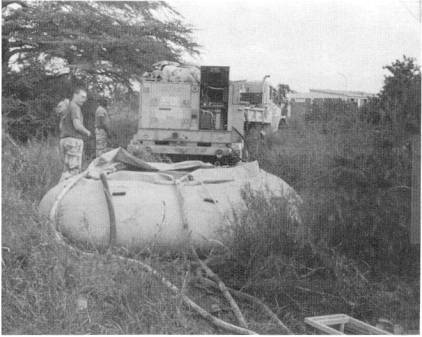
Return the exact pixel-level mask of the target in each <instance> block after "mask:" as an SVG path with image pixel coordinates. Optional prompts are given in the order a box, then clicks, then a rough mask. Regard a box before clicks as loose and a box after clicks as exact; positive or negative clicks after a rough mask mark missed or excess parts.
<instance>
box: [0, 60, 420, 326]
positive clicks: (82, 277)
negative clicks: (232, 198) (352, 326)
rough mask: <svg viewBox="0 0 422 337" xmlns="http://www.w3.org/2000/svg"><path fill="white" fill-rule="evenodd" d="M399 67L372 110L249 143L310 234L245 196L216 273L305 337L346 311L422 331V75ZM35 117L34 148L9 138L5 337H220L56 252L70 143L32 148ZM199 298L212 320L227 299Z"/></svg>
mask: <svg viewBox="0 0 422 337" xmlns="http://www.w3.org/2000/svg"><path fill="white" fill-rule="evenodd" d="M388 69H389V70H390V72H391V75H389V76H387V77H386V82H385V86H384V89H383V91H382V92H381V94H380V95H379V97H377V98H376V99H374V100H372V101H370V102H369V103H368V104H367V105H366V106H364V107H363V108H361V109H355V110H353V111H352V110H346V109H343V110H341V109H340V110H339V109H338V108H335V107H334V108H335V109H337V110H338V111H337V110H336V113H334V110H335V109H334V108H333V107H332V108H333V109H334V110H333V111H330V114H328V113H326V111H321V114H320V115H319V116H320V117H318V116H315V117H318V118H312V119H308V120H306V121H305V120H301V119H295V120H292V121H290V122H289V125H288V127H286V128H284V129H283V130H281V131H279V132H278V133H276V134H271V135H269V136H268V137H266V138H265V139H264V140H262V141H261V140H257V139H252V138H250V139H248V143H249V151H250V154H251V157H252V159H255V160H258V162H259V164H260V166H261V167H262V168H263V169H264V170H267V171H268V172H270V173H273V174H275V175H277V176H279V177H281V178H283V179H284V180H285V181H286V182H288V183H289V184H290V185H291V186H293V187H294V188H295V189H296V190H297V191H298V192H299V194H300V195H301V197H302V198H303V201H304V203H303V209H302V216H303V224H302V225H301V226H298V224H295V223H292V222H291V221H290V220H289V218H288V217H287V216H286V205H285V203H283V202H282V201H281V200H277V199H273V200H270V202H268V201H265V200H264V199H263V198H262V196H260V195H251V194H250V193H249V192H248V191H245V195H244V197H245V201H246V202H247V203H248V206H249V211H248V212H246V213H245V214H244V215H243V216H242V217H240V218H239V219H237V222H236V223H235V224H232V226H231V227H230V229H231V230H233V232H234V234H235V237H234V240H233V241H232V242H226V246H227V249H224V250H222V251H216V252H214V256H213V259H212V261H211V262H210V266H211V267H212V268H213V270H214V271H215V272H217V273H218V275H220V277H221V278H222V279H223V280H224V282H225V283H226V284H227V285H228V286H230V287H233V288H235V289H242V291H245V292H247V293H250V294H253V295H255V296H257V297H259V298H261V299H262V300H264V301H265V302H266V303H267V304H269V305H270V306H271V308H272V309H273V310H274V312H275V313H276V314H277V315H278V316H279V317H280V319H281V320H282V321H284V322H285V323H286V324H287V325H288V326H289V327H290V328H291V329H292V330H293V331H294V332H295V333H309V332H313V330H312V329H310V328H308V327H306V326H305V325H304V323H303V319H304V317H306V316H312V315H322V314H333V313H346V314H350V315H352V316H353V317H356V318H359V319H363V320H365V321H368V322H370V323H372V324H375V323H376V321H377V319H378V318H380V317H383V318H387V319H389V320H391V321H392V322H394V323H398V324H401V325H402V326H403V327H404V328H405V330H417V329H419V291H420V290H419V276H420V275H419V268H420V267H419V262H420V261H419V250H418V249H416V248H415V247H412V246H411V245H410V244H409V223H410V189H409V186H410V185H411V151H410V150H411V149H410V147H409V146H410V145H409V144H410V143H409V140H410V137H411V136H413V135H415V134H420V128H419V127H420V126H419V124H418V121H419V123H420V71H419V69H418V67H417V66H416V65H414V63H413V61H412V60H410V59H407V58H405V59H404V60H403V61H396V62H394V63H393V64H392V65H391V66H389V67H388ZM22 74H24V73H22ZM30 83H32V82H30ZM34 83H35V82H34ZM34 83H32V84H31V85H34V86H36V84H34ZM18 84H19V83H18V82H17V83H16V85H18ZM47 87H48V86H47ZM29 88H31V87H29ZM417 88H419V91H418V90H417ZM20 90H21V89H19V91H20ZM28 91H30V90H29V89H28ZM23 92H24V91H23ZM418 92H419V94H418ZM52 95H53V93H52V92H48V93H46V97H44V96H40V97H38V98H37V99H39V102H41V103H43V102H44V98H45V99H46V100H47V101H48V100H52V99H53V98H52V97H53V96H52ZM11 97H12V99H9V98H10V97H9V98H8V99H6V100H4V103H3V104H4V106H3V110H4V113H5V115H6V116H8V117H13V116H15V117H16V116H20V115H21V114H20V113H19V111H20V110H19V109H21V108H24V107H23V105H25V104H27V105H25V106H27V107H28V106H30V107H32V106H33V104H32V103H31V102H32V101H31V100H32V98H31V97H32V96H28V97H29V98H28V97H27V98H26V99H27V100H26V101H25V100H24V99H23V98H22V99H21V98H19V99H20V100H21V101H20V102H18V103H19V104H16V101H14V100H13V99H14V97H13V96H11ZM43 97H44V98H43ZM393 98H394V99H393ZM28 102H30V103H28ZM134 102H135V101H133V102H128V101H124V100H118V102H115V103H114V104H113V106H112V107H111V108H110V111H111V118H112V125H113V127H112V128H113V130H114V136H113V139H112V143H113V145H115V146H117V145H120V146H123V147H125V146H126V145H127V143H128V142H129V140H130V138H131V137H132V134H133V133H134V132H136V120H137V116H136V113H134V111H136V107H135V106H136V104H135V103H134ZM41 103H40V104H41ZM22 104H23V105H22ZM43 104H44V103H43ZM131 105H133V106H131ZM40 106H42V105H40ZM11 107H12V108H11ZM15 108H16V109H17V110H16V109H15ZM14 109H15V110H14ZM45 109H47V106H45ZM41 110H42V109H41V108H40V110H39V111H41ZM37 111H38V110H37ZM43 111H45V112H46V113H47V112H48V110H43ZM12 112H13V113H12ZM9 113H10V114H9ZM23 116H24V117H25V116H26V115H25V114H23ZM25 118H26V117H25ZM25 118H23V119H15V121H14V122H16V120H17V123H18V124H16V125H25V126H26V127H28V130H29V131H30V132H29V131H28V133H26V131H25V130H26V129H23V130H24V133H25V142H24V143H23V142H19V141H18V143H17V144H15V143H14V142H15V141H17V139H16V138H18V139H19V138H20V137H19V135H17V136H16V135H14V134H13V132H12V136H16V137H15V138H14V139H15V140H13V139H11V138H10V137H9V136H8V133H7V131H10V130H12V129H13V128H12V129H10V125H14V124H13V123H14V122H13V121H12V124H8V123H9V122H10V119H6V120H5V121H7V123H6V124H5V125H3V131H6V132H3V148H2V156H3V162H2V169H3V175H2V180H3V185H2V195H3V198H2V207H3V213H2V224H3V226H2V237H3V239H2V251H3V255H2V257H3V261H2V266H3V269H2V270H3V273H2V280H3V282H2V309H3V310H2V321H3V327H2V332H3V333H9V334H11V333H13V334H29V333H33V334H51V333H54V334H67V333H95V334H103V333H108V334H111V333H113V334H121V333H125V334H131V333H157V334H167V333H180V334H189V333H195V334H198V333H215V332H216V331H215V330H214V329H213V328H212V327H210V326H209V325H208V324H207V323H206V322H204V321H203V320H202V319H200V318H199V317H198V316H197V315H195V314H194V313H192V312H191V311H189V310H187V309H186V308H185V307H184V306H183V305H182V302H181V300H180V298H178V297H177V296H176V297H174V296H169V295H170V292H169V291H168V290H167V289H166V288H165V287H163V286H162V285H161V284H160V283H159V282H158V281H157V280H155V279H154V278H152V276H151V275H149V274H146V273H144V272H141V271H140V270H138V269H137V268H135V267H133V266H129V265H126V264H125V263H115V262H112V261H111V259H110V258H109V257H108V256H107V255H102V254H100V253H96V254H94V255H93V256H92V257H91V258H86V257H83V256H80V255H78V254H75V253H73V252H71V251H70V250H68V249H64V248H63V247H61V246H59V245H58V244H57V243H55V241H54V240H53V239H52V236H51V233H50V232H49V230H48V226H47V221H46V219H40V217H39V216H38V215H37V205H38V203H39V201H40V198H41V197H42V196H43V195H44V193H45V192H46V191H47V190H48V189H49V188H51V187H52V186H54V185H55V184H56V182H57V181H58V178H59V176H60V173H61V172H60V171H61V163H60V159H59V155H58V150H57V139H55V138H54V136H51V135H50V134H49V132H46V134H44V133H43V132H44V131H46V130H47V129H44V130H43V132H41V134H42V137H38V140H37V137H30V136H31V135H36V134H37V132H35V131H34V126H36V125H37V124H36V123H38V121H39V119H37V118H34V119H29V120H28V121H26V119H25ZM12 119H13V118H12ZM19 123H21V124H19ZM22 123H23V124H22ZM25 123H27V124H25ZM34 123H35V124H34ZM50 124H51V125H50V126H51V127H54V122H53V121H50ZM16 127H17V126H16ZM47 131H48V130H47ZM28 139H29V141H28ZM89 158H90V156H89V155H88V156H87V158H86V162H85V165H86V163H87V162H88V161H89ZM133 257H135V258H143V259H146V260H147V262H148V263H149V264H151V265H153V266H154V268H156V269H158V270H159V271H161V272H162V273H163V274H164V275H166V277H168V278H169V279H171V280H172V282H174V283H175V284H176V285H177V286H178V287H181V286H182V284H184V283H185V282H184V281H185V275H186V271H188V270H189V268H190V267H189V264H188V261H186V259H184V258H183V257H173V258H169V257H164V256H156V255H154V254H151V255H148V256H142V257H141V256H133ZM188 291H189V294H190V295H191V296H192V297H193V298H194V299H195V300H197V301H198V302H199V303H200V304H202V305H204V307H205V308H206V309H208V310H209V309H210V308H211V307H212V301H218V296H217V295H215V294H213V295H209V294H206V293H205V292H204V291H203V290H202V291H198V290H197V289H196V290H195V289H189V290H188ZM211 299H212V300H211ZM85 301H87V302H85ZM85 303H87V305H85ZM220 304H221V303H220ZM240 305H241V308H242V310H243V311H244V312H245V315H246V318H247V320H248V321H249V322H251V328H253V329H255V330H256V331H258V332H262V333H276V332H277V330H276V329H275V328H274V327H273V326H272V325H271V324H269V323H268V320H265V318H263V317H262V316H263V315H262V313H260V312H258V311H257V310H256V308H254V307H251V306H247V305H246V304H245V303H240ZM221 315H224V318H225V319H227V320H232V319H233V317H231V315H230V313H227V312H225V313H222V314H221Z"/></svg>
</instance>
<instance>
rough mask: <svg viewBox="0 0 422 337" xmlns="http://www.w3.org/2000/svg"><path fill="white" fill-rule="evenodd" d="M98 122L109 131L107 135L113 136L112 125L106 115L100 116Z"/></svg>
mask: <svg viewBox="0 0 422 337" xmlns="http://www.w3.org/2000/svg"><path fill="white" fill-rule="evenodd" d="M98 122H99V125H98V126H99V128H100V129H104V131H105V132H106V133H107V136H108V137H110V136H111V130H110V125H109V123H108V120H107V118H106V117H105V115H101V116H98Z"/></svg>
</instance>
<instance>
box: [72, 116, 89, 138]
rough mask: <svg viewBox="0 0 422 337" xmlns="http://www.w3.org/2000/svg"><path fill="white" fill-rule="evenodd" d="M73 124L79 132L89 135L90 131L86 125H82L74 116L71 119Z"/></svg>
mask: <svg viewBox="0 0 422 337" xmlns="http://www.w3.org/2000/svg"><path fill="white" fill-rule="evenodd" d="M73 126H74V127H75V129H76V130H77V131H78V132H79V133H82V134H84V135H85V136H87V137H90V136H91V131H89V130H88V129H87V128H86V127H84V126H83V124H82V122H81V120H80V119H78V118H75V119H74V120H73Z"/></svg>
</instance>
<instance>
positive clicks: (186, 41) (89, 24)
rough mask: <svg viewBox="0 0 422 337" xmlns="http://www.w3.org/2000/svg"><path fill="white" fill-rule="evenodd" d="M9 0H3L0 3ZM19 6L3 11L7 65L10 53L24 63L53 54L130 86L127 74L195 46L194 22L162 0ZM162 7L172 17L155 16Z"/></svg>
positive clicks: (79, 72)
mask: <svg viewBox="0 0 422 337" xmlns="http://www.w3.org/2000/svg"><path fill="white" fill-rule="evenodd" d="M10 3H11V2H9V3H8V2H3V6H4V7H3V8H5V7H6V8H7V7H8V6H7V5H10ZM18 6H20V8H18V9H16V10H14V11H12V12H11V13H9V15H5V14H3V35H2V43H3V62H4V63H5V64H6V65H8V64H9V62H10V60H11V59H12V58H13V57H14V61H15V62H17V63H19V64H20V65H23V66H25V65H28V66H29V65H30V64H31V63H33V62H34V60H42V61H43V62H44V63H46V64H47V63H48V62H49V61H51V60H52V59H53V58H55V59H56V63H57V59H60V60H62V61H63V62H64V64H63V65H64V66H65V67H66V68H67V69H68V71H69V72H70V73H71V74H73V75H74V76H77V77H85V78H86V79H87V81H88V82H93V83H104V82H105V81H106V80H107V79H108V80H113V82H114V83H120V84H124V85H126V86H127V87H130V82H129V81H130V79H132V78H136V77H137V76H139V75H141V74H142V73H143V72H144V71H145V69H147V68H149V67H150V66H151V64H152V63H154V62H156V61H158V60H162V59H166V60H174V61H178V60H180V58H181V56H182V53H183V52H189V53H197V52H198V44H197V43H195V42H194V41H193V40H192V37H191V33H192V28H191V27H189V26H187V25H186V24H184V23H183V22H182V21H181V20H180V18H181V16H180V14H179V13H178V12H177V11H176V10H175V9H173V8H172V7H170V6H169V5H167V4H166V3H165V2H147V1H143V2H122V1H114V2H113V1H111V2H108V1H106V2H94V1H72V2H62V1H60V2H50V1H42V2H19V5H18ZM160 11H161V12H162V13H166V14H167V17H169V18H170V19H166V20H158V19H156V18H155V16H154V14H156V13H157V12H160ZM50 68H51V67H50ZM60 71H63V69H60ZM50 72H54V70H52V69H50Z"/></svg>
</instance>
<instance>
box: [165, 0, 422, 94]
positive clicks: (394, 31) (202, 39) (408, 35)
mask: <svg viewBox="0 0 422 337" xmlns="http://www.w3.org/2000/svg"><path fill="white" fill-rule="evenodd" d="M168 2H169V3H170V4H171V5H172V6H173V7H174V8H175V9H177V10H178V11H179V12H180V13H181V14H182V15H183V16H184V18H185V20H186V21H187V22H188V23H190V24H192V25H193V26H194V27H195V28H196V29H197V30H196V32H195V37H196V40H197V42H199V43H200V44H201V45H202V46H203V49H202V53H201V56H200V58H199V59H197V63H199V64H200V65H228V66H230V77H231V79H232V80H238V79H249V80H260V79H262V77H263V76H264V75H266V74H269V75H271V81H272V82H273V83H274V84H277V83H287V84H289V85H290V87H291V88H293V89H295V90H299V91H308V89H310V88H320V89H322V88H325V89H340V90H343V89H345V88H346V86H347V89H349V90H362V91H368V92H378V91H379V90H380V88H381V86H382V83H383V78H384V74H385V71H384V70H383V69H382V67H383V66H384V65H386V64H390V63H391V62H393V61H394V60H396V59H397V58H401V57H402V55H406V56H412V57H415V58H416V59H417V62H418V64H420V53H421V49H420V45H421V37H420V34H421V31H420V24H419V22H418V12H419V5H418V1H417V0H365V1H362V0H358V1H356V0H353V1H352V0H259V1H256V0H255V1H245V0H242V1H235V0H230V1H228V0H226V1H216V0H212V1H209V0H201V1H198V0H169V1H168Z"/></svg>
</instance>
